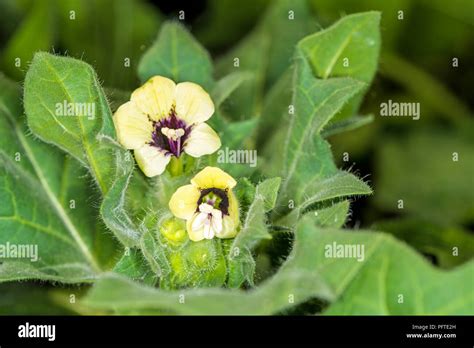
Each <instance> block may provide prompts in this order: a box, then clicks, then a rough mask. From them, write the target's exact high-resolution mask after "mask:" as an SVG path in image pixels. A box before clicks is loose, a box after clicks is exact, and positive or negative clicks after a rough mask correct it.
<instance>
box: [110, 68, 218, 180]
mask: <svg viewBox="0 0 474 348" xmlns="http://www.w3.org/2000/svg"><path fill="white" fill-rule="evenodd" d="M213 113H214V104H213V102H212V100H211V98H210V97H209V94H208V93H207V92H206V91H204V89H202V87H201V86H199V85H197V84H195V83H192V82H181V83H178V84H177V85H176V84H175V83H174V82H173V81H172V80H170V79H168V78H165V77H162V76H154V77H152V78H151V79H149V80H148V81H147V82H146V83H145V84H144V85H143V86H141V87H140V88H138V89H136V90H135V91H134V92H133V93H132V96H131V98H130V101H129V102H127V103H125V104H123V105H122V106H120V107H119V108H118V110H117V111H116V112H115V114H114V118H113V120H114V124H115V129H116V131H117V137H118V140H119V142H120V143H121V144H122V145H123V146H124V147H126V148H127V149H131V150H134V153H135V158H136V160H137V163H138V166H139V167H140V169H141V170H142V171H143V173H145V175H146V176H149V177H152V176H156V175H160V174H161V173H163V171H164V170H165V169H166V166H167V165H168V163H169V161H170V160H171V157H172V156H175V157H179V156H180V155H181V154H182V153H183V152H185V153H187V154H188V155H190V156H192V157H201V156H203V155H208V154H211V153H213V152H215V151H217V149H219V147H220V146H221V141H220V139H219V136H218V135H217V134H216V132H215V131H214V130H213V129H212V128H211V127H209V126H208V125H207V124H206V123H204V122H205V121H207V120H208V119H209V118H210V117H211V116H212V114H213Z"/></svg>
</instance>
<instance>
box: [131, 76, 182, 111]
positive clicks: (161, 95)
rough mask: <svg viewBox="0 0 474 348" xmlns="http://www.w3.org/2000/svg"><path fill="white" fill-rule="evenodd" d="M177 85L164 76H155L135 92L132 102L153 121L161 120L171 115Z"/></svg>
mask: <svg viewBox="0 0 474 348" xmlns="http://www.w3.org/2000/svg"><path fill="white" fill-rule="evenodd" d="M175 93H176V85H175V83H174V82H173V81H172V80H170V79H168V78H166V77H163V76H153V77H152V78H151V79H149V80H148V81H147V82H145V84H144V85H143V86H141V87H139V88H137V89H136V90H135V91H133V93H132V96H131V98H130V100H132V101H133V102H135V103H136V105H137V106H138V107H139V108H140V110H141V111H142V112H143V113H144V114H145V115H148V116H150V118H151V119H152V120H159V119H161V118H163V117H166V116H168V115H169V114H170V110H171V108H172V106H173V105H174V104H175Z"/></svg>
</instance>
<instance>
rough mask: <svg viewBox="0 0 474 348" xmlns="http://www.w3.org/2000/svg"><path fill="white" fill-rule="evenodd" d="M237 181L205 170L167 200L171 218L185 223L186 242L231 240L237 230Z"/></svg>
mask: <svg viewBox="0 0 474 348" xmlns="http://www.w3.org/2000/svg"><path fill="white" fill-rule="evenodd" d="M236 184H237V183H236V181H235V180H234V178H232V177H231V176H230V175H229V174H227V173H226V172H224V171H223V170H221V169H219V168H216V167H206V168H204V169H203V170H201V171H200V172H199V173H198V174H196V176H195V177H194V178H193V179H191V184H190V185H185V186H181V187H180V188H178V189H177V190H176V192H175V193H174V194H173V196H172V197H171V199H170V201H169V207H170V209H171V212H172V213H173V215H175V216H176V217H178V218H180V219H184V220H186V230H187V232H188V235H189V239H191V240H192V241H195V242H197V241H200V240H203V239H212V238H214V237H217V238H233V237H235V235H236V234H237V232H238V227H239V204H238V202H237V198H236V197H235V195H234V193H233V192H232V188H234V187H235V185H236Z"/></svg>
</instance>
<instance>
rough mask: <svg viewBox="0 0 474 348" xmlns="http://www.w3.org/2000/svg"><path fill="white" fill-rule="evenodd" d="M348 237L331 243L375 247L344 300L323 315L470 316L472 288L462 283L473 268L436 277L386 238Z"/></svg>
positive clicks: (470, 265) (472, 265)
mask: <svg viewBox="0 0 474 348" xmlns="http://www.w3.org/2000/svg"><path fill="white" fill-rule="evenodd" d="M353 234H354V233H352V234H349V233H345V236H344V237H346V238H344V237H343V236H341V235H338V236H337V237H338V238H337V239H335V238H334V239H333V240H337V242H338V243H367V241H369V240H370V239H374V240H377V243H376V246H374V249H373V250H371V252H370V254H369V256H368V257H366V260H365V261H364V262H363V263H362V265H361V266H360V267H358V270H357V272H356V275H355V276H354V277H352V278H351V281H350V284H348V286H347V288H346V289H345V291H344V295H343V296H341V297H340V298H339V300H338V301H336V302H335V303H333V304H332V305H331V306H330V307H329V308H328V310H327V311H326V312H325V314H328V315H470V314H472V313H473V312H474V296H473V287H472V282H469V281H466V280H467V279H472V278H473V276H474V262H472V261H471V262H469V263H467V264H465V265H463V266H461V267H458V268H456V269H454V270H452V271H450V272H446V271H440V270H438V269H436V268H434V267H433V266H432V265H430V264H429V263H428V262H426V261H425V260H423V259H422V258H421V257H420V256H419V255H418V254H417V253H415V252H413V251H412V250H411V249H410V248H408V247H407V246H406V245H405V244H402V243H400V242H398V241H397V240H395V239H393V238H390V237H387V236H386V235H379V236H378V237H377V234H376V235H375V236H372V235H371V234H367V233H365V234H363V235H361V236H359V237H360V238H358V239H354V238H353V237H349V236H351V235H353ZM322 242H326V241H322ZM327 242H330V241H329V240H327ZM366 245H367V244H366ZM355 262H357V261H355ZM340 263H342V261H340ZM334 272H337V270H336V269H334ZM345 279H347V278H343V281H344V280H345ZM339 281H340V280H339ZM446 284H449V287H446ZM400 295H401V296H400Z"/></svg>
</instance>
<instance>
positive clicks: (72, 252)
mask: <svg viewBox="0 0 474 348" xmlns="http://www.w3.org/2000/svg"><path fill="white" fill-rule="evenodd" d="M0 84H1V89H2V91H3V93H2V95H1V96H0V116H1V117H0V122H1V126H0V132H1V136H0V139H1V140H0V148H1V150H0V181H1V183H2V184H1V185H0V198H1V199H0V200H1V201H2V205H1V208H0V230H1V231H2V233H0V244H1V245H4V246H5V245H6V244H7V243H10V245H33V246H35V245H36V246H37V248H38V249H37V251H38V255H37V256H38V260H37V261H36V262H30V259H21V258H13V259H5V260H3V261H2V264H1V265H0V281H6V280H21V279H42V280H56V281H61V282H64V283H75V282H84V281H87V282H89V281H92V280H94V279H95V277H96V275H97V273H98V272H99V271H100V270H101V269H107V268H109V267H110V265H111V262H112V261H113V258H112V257H113V255H114V252H115V251H114V249H115V244H114V243H113V240H111V239H110V236H109V235H108V234H106V232H105V230H104V228H103V226H102V225H101V224H100V223H99V222H98V221H97V213H96V212H95V211H94V209H93V207H92V206H91V205H93V202H94V201H96V200H97V199H98V197H97V193H96V191H95V190H94V189H93V188H91V184H90V182H89V178H88V176H87V172H86V170H85V169H84V168H82V167H81V166H80V165H79V164H78V163H77V162H76V160H74V159H73V158H71V157H69V156H65V155H64V154H62V153H61V152H60V151H58V150H56V149H55V148H53V147H51V146H49V145H46V144H44V143H42V142H41V141H38V140H36V139H33V138H32V137H30V136H27V135H26V134H27V132H28V131H27V129H26V127H25V125H24V124H25V120H24V119H23V118H22V117H21V115H22V108H21V106H20V105H19V101H20V95H21V94H20V89H19V88H18V87H17V86H16V85H14V84H12V83H11V82H9V81H8V80H6V79H5V78H3V77H1V76H0Z"/></svg>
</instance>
